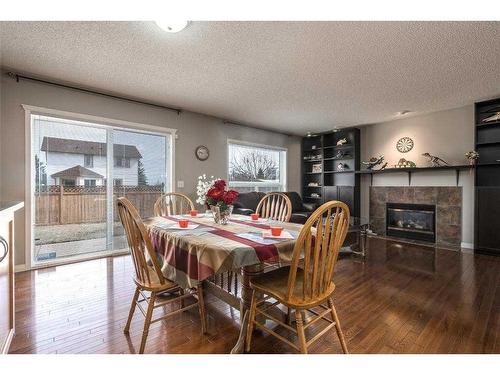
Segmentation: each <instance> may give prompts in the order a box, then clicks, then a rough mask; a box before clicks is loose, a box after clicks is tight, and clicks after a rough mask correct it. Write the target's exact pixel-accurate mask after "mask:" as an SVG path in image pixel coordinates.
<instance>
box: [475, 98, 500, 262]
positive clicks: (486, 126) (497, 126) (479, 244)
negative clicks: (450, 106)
mask: <svg viewBox="0 0 500 375" xmlns="http://www.w3.org/2000/svg"><path fill="white" fill-rule="evenodd" d="M497 112H500V98H498V99H494V100H488V101H485V102H480V103H476V105H475V122H476V126H475V130H476V132H475V136H476V137H475V138H476V139H475V145H476V147H475V149H476V151H477V152H478V153H479V159H478V162H477V165H476V173H475V200H476V202H475V203H476V204H475V220H474V223H475V236H474V242H475V244H474V247H475V248H476V251H477V252H480V253H488V254H494V255H500V230H499V229H500V121H491V122H484V119H486V118H488V117H490V116H492V115H494V114H495V113H497Z"/></svg>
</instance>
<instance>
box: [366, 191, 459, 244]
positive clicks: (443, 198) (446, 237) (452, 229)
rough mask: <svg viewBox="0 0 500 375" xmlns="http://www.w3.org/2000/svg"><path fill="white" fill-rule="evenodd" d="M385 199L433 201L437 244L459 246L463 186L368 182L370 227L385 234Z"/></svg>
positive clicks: (418, 202)
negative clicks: (413, 185) (395, 184)
mask: <svg viewBox="0 0 500 375" xmlns="http://www.w3.org/2000/svg"><path fill="white" fill-rule="evenodd" d="M386 203H414V204H432V205H436V245H438V246H444V247H451V248H456V249H459V248H460V243H461V240H462V187H459V186H457V187H448V186H428V187H427V186H425V187H424V186H416V187H407V186H405V187H399V186H398V187H396V186H371V187H370V219H371V221H372V230H373V231H374V232H375V233H377V234H379V235H383V236H385V235H386V233H385V219H386V218H385V215H386Z"/></svg>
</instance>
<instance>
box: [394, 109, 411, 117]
mask: <svg viewBox="0 0 500 375" xmlns="http://www.w3.org/2000/svg"><path fill="white" fill-rule="evenodd" d="M410 112H411V111H409V110H407V109H405V110H403V111H399V112H396V116H405V115H407V114H408V113H410Z"/></svg>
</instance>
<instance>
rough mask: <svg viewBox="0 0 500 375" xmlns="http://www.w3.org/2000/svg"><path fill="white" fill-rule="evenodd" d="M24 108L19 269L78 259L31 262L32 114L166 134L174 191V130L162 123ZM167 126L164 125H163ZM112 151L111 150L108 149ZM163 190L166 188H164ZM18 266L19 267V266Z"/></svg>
mask: <svg viewBox="0 0 500 375" xmlns="http://www.w3.org/2000/svg"><path fill="white" fill-rule="evenodd" d="M21 106H22V108H23V109H24V130H25V135H26V136H25V160H26V168H25V171H24V176H25V181H26V184H25V189H24V197H25V206H24V207H25V220H24V221H25V227H26V230H25V243H26V246H25V266H24V267H23V268H22V270H31V269H37V268H41V267H48V266H50V265H56V264H65V263H74V262H75V261H78V260H79V258H78V259H76V258H75V259H69V260H61V261H57V262H46V263H43V264H38V263H34V261H33V259H32V256H33V249H34V232H33V225H34V213H35V200H34V199H33V195H34V191H35V186H34V176H35V174H34V171H35V162H34V155H35V153H34V152H33V149H32V143H33V137H34V132H33V129H32V116H33V115H39V116H48V117H53V118H59V119H61V120H62V121H64V122H65V123H66V122H67V123H71V122H76V123H77V124H78V125H81V124H80V123H81V122H89V123H91V127H93V128H102V129H114V130H126V131H137V132H139V133H148V134H153V135H162V136H168V137H169V140H170V142H166V145H165V153H166V155H167V163H166V171H165V173H166V175H167V176H168V177H167V181H168V189H169V190H170V191H175V190H176V184H175V181H176V179H175V164H176V152H175V151H176V142H177V129H174V128H169V127H167V126H163V125H151V124H147V123H138V122H132V121H125V120H118V119H113V118H109V117H102V116H94V115H87V114H82V113H77V112H70V111H62V110H58V109H53V108H47V107H38V106H33V105H29V104H21ZM165 125H166V124H165ZM111 150H112V149H111ZM112 168H113V167H112V166H111V163H108V166H107V169H108V171H110V170H112ZM106 188H107V190H109V193H108V194H110V195H112V189H113V186H111V187H109V186H106ZM165 189H167V185H165ZM165 191H166V190H165ZM103 256H107V255H102V254H99V255H95V256H89V257H84V258H85V259H91V258H93V257H94V258H101V257H103ZM20 269H21V268H20Z"/></svg>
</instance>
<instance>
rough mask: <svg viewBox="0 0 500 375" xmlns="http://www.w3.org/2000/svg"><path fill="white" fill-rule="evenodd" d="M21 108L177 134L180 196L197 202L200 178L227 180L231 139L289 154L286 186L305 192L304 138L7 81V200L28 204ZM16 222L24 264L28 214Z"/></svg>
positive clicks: (1, 180) (0, 173)
mask: <svg viewBox="0 0 500 375" xmlns="http://www.w3.org/2000/svg"><path fill="white" fill-rule="evenodd" d="M22 104H28V105H33V106H39V107H46V108H52V109H57V110H62V111H69V112H76V113H82V114H89V115H94V116H101V117H107V118H112V119H118V120H125V121H132V122H138V123H144V124H150V125H156V126H163V127H168V128H175V129H178V139H177V140H176V141H175V142H176V158H175V174H176V179H177V180H183V181H184V186H185V187H184V188H183V189H177V188H175V189H176V190H178V191H181V192H184V193H186V194H188V195H189V196H190V197H191V198H192V199H193V200H194V198H195V191H196V188H195V184H196V180H197V176H198V175H200V174H203V173H207V174H208V175H214V176H219V177H224V178H225V177H227V139H228V138H230V139H236V140H242V141H247V142H254V143H261V144H268V145H273V146H279V147H285V148H287V149H288V168H287V179H288V181H287V186H288V189H289V190H295V191H300V138H299V137H295V136H288V135H284V134H280V133H275V132H270V131H265V130H260V129H255V128H251V127H245V126H239V125H233V124H224V123H223V121H222V120H221V119H218V118H215V117H210V116H206V115H202V114H197V113H193V112H187V111H186V112H182V113H181V114H180V115H178V114H177V113H176V112H172V111H168V110H165V109H161V108H157V107H152V106H147V105H142V104H136V103H131V102H128V101H123V100H117V99H111V98H105V97H102V96H98V95H92V94H86V93H83V92H78V91H74V90H70V89H63V88H59V87H55V86H50V85H45V84H39V83H35V82H27V81H22V80H21V81H20V82H19V83H17V82H16V81H14V80H12V79H10V78H8V77H5V76H4V77H2V85H1V106H0V108H1V122H2V129H1V131H2V133H1V136H0V144H1V164H0V185H1V189H2V190H1V192H2V197H1V198H2V199H5V200H24V189H25V188H24V186H25V179H24V173H25V172H24V171H25V166H26V164H25V160H24V154H25V134H24V110H23V108H22V107H21V105H22ZM198 145H205V146H207V147H208V148H209V150H210V158H209V159H208V160H207V161H199V160H198V159H196V157H195V155H194V150H195V148H196V147H197V146H198ZM18 216H19V220H17V221H16V225H17V228H16V229H17V231H16V242H17V245H16V251H15V253H16V264H24V261H25V259H24V247H25V230H24V211H22V212H21V214H20V215H18Z"/></svg>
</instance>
